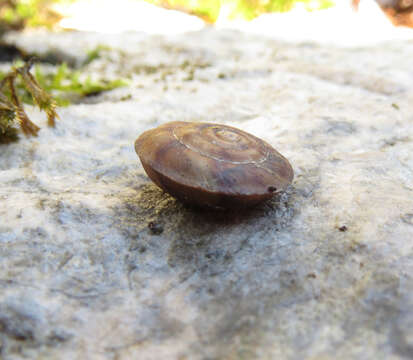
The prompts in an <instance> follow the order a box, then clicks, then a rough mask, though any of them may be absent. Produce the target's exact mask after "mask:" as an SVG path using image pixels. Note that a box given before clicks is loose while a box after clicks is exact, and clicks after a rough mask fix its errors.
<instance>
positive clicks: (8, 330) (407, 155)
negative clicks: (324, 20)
mask: <svg viewBox="0 0 413 360" xmlns="http://www.w3.org/2000/svg"><path fill="white" fill-rule="evenodd" d="M28 38H29V40H27V39H28ZM47 39H49V35H44V36H43V37H42V35H41V34H38V35H37V36H36V38H30V35H20V36H16V38H15V41H16V42H17V43H19V44H20V45H22V46H24V44H25V43H29V44H31V46H35V44H36V41H37V42H38V43H39V44H43V46H45V45H44V44H46V42H47V41H50V42H51V43H52V44H53V47H56V48H59V47H60V48H61V49H60V50H64V49H65V48H70V51H71V52H72V54H71V55H72V56H77V57H78V58H80V57H81V56H82V54H84V53H85V50H86V49H87V48H90V47H93V46H95V45H97V44H99V43H105V37H100V38H99V37H98V35H91V36H90V37H88V36H87V35H85V34H79V33H71V34H67V33H66V34H54V35H50V39H51V40H47ZM108 42H109V45H110V46H112V50H111V51H108V52H107V54H106V56H105V57H103V58H102V59H99V60H97V61H96V62H92V63H91V64H89V65H88V66H89V71H90V72H91V73H94V72H99V74H103V75H105V76H107V77H111V76H113V77H119V76H129V77H130V78H131V79H132V80H131V86H130V87H129V88H122V89H117V90H114V91H112V92H110V93H105V94H102V95H100V96H97V97H95V98H94V100H93V101H89V103H85V104H77V105H72V106H70V107H68V108H62V109H60V111H59V113H60V117H61V120H60V121H59V122H58V124H57V127H56V128H55V129H50V128H47V127H46V126H45V125H44V124H45V119H44V116H43V114H39V113H38V112H36V111H35V110H34V109H28V112H29V114H30V116H31V117H32V118H33V120H34V121H35V122H36V123H37V124H42V125H43V126H42V130H41V131H40V133H39V136H38V137H37V138H24V137H22V138H21V139H20V141H19V142H18V143H13V144H8V145H1V146H0V183H1V187H0V198H1V204H2V206H1V208H0V244H1V245H0V288H1V291H0V334H1V336H0V354H1V356H0V357H2V358H4V359H21V358H42V359H56V358H59V359H77V358H79V359H115V358H116V359H140V360H144V359H148V360H149V359H202V360H207V359H211V360H212V359H256V358H257V359H374V360H377V359H408V358H413V280H412V269H413V251H412V249H413V243H412V238H413V220H412V219H413V181H412V179H413V133H412V132H413V130H412V129H413V127H412V124H413V115H412V114H413V105H412V104H413V97H412V93H413V92H412V91H413V85H412V70H411V69H412V67H411V59H412V58H413V42H407V41H405V42H402V41H399V42H393V43H384V44H381V45H380V46H374V47H366V48H347V49H342V48H334V47H331V46H330V47H328V46H319V45H317V44H309V43H301V44H296V45H292V44H288V43H283V42H280V41H275V40H271V39H267V38H262V37H261V38H260V37H254V36H251V35H245V34H242V33H238V32H234V31H214V30H205V31H201V32H198V33H192V34H186V35H182V36H178V37H155V36H153V37H145V36H142V35H141V34H132V33H131V34H127V35H122V36H121V37H119V36H118V38H117V40H116V41H115V38H110V41H108ZM68 44H70V45H68ZM72 44H76V46H72ZM125 95H129V96H128V98H129V100H126V101H121V99H124V98H125ZM173 120H188V121H214V122H220V123H224V124H227V125H232V126H236V127H239V128H241V129H243V130H246V131H249V132H251V133H253V134H255V135H257V136H259V137H262V138H263V139H265V140H266V141H268V142H269V143H271V144H272V145H273V146H274V147H275V148H277V149H278V150H279V151H280V152H281V153H282V154H284V155H285V156H286V157H287V158H289V160H290V161H291V163H292V165H293V167H294V169H295V174H296V176H295V180H294V183H293V185H292V186H291V187H290V188H289V189H288V191H287V192H286V193H284V194H282V195H281V196H279V197H278V198H277V199H274V200H273V201H270V202H268V203H265V204H263V205H261V206H259V207H257V208H255V209H252V210H251V211H250V212H247V213H237V212H226V213H222V212H221V213H214V212H207V211H203V212H202V211H196V210H193V209H190V208H187V207H185V206H183V205H182V204H180V203H179V202H177V201H176V200H174V199H173V198H171V197H170V196H169V195H167V194H164V193H163V192H162V191H161V190H159V189H158V188H156V187H155V186H154V185H153V184H152V183H151V182H150V180H149V179H148V177H147V176H146V174H145V173H144V171H143V169H142V167H141V165H140V163H139V161H138V158H137V156H136V154H135V152H134V149H133V142H134V140H135V138H136V137H137V136H138V135H139V134H140V133H141V132H143V131H144V130H147V129H149V128H151V127H155V126H157V125H159V124H162V123H164V122H167V121H173ZM149 224H152V225H149ZM154 226H155V227H156V229H162V231H153V228H154Z"/></svg>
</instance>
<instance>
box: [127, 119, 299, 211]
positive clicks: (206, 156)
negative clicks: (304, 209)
mask: <svg viewBox="0 0 413 360" xmlns="http://www.w3.org/2000/svg"><path fill="white" fill-rule="evenodd" d="M135 150H136V153H137V154H138V156H139V158H140V160H141V162H142V165H143V167H144V169H145V171H146V173H147V174H148V176H149V177H150V178H151V179H152V180H153V181H154V182H155V183H156V184H157V185H158V186H159V187H161V188H162V189H163V190H165V191H166V192H168V193H170V194H171V195H172V196H174V197H176V198H177V199H179V200H181V201H183V202H185V203H189V204H193V205H197V206H201V207H211V208H237V207H249V206H253V205H256V204H257V203H259V202H261V201H264V200H267V199H269V198H271V197H272V196H273V195H274V193H276V192H279V191H282V190H284V189H285V188H286V187H287V186H288V185H289V184H290V183H291V181H292V179H293V177H294V173H293V169H292V167H291V165H290V163H289V162H288V160H287V159H286V158H285V157H283V156H282V155H281V154H280V153H279V152H278V151H276V150H275V149H274V148H272V147H271V146H270V145H269V144H267V143H266V142H264V141H263V140H261V139H259V138H257V137H255V136H254V135H251V134H249V133H246V132H244V131H242V130H239V129H236V128H233V127H230V126H225V125H220V124H211V123H190V122H180V121H178V122H171V123H166V124H164V125H161V126H159V127H157V128H155V129H152V130H149V131H146V132H144V133H143V134H142V135H141V136H139V138H138V139H137V140H136V142H135Z"/></svg>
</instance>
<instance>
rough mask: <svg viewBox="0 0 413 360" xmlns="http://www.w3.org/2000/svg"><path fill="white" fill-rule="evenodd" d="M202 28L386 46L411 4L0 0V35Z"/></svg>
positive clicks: (411, 12) (366, 0)
mask: <svg viewBox="0 0 413 360" xmlns="http://www.w3.org/2000/svg"><path fill="white" fill-rule="evenodd" d="M205 26H215V27H217V28H234V29H239V30H243V31H249V32H253V33H260V34H266V35H269V36H275V37H277V38H285V39H287V40H294V39H297V40H300V41H301V40H313V39H316V40H320V41H329V42H337V43H351V44H352V43H357V41H367V40H372V41H374V40H376V41H377V40H383V39H384V40H391V39H394V38H400V37H402V38H403V37H411V33H412V31H411V28H412V27H413V0H376V1H375V0H147V1H143V0H116V1H115V0H1V1H0V34H4V33H5V32H7V31H10V30H14V31H16V30H23V29H27V28H34V27H35V28H39V27H43V28H48V29H52V30H83V31H94V32H103V33H119V32H123V31H143V32H147V33H152V34H176V33H182V32H186V31H196V30H200V29H202V28H203V27H205ZM396 28H397V29H396ZM407 30H410V31H407Z"/></svg>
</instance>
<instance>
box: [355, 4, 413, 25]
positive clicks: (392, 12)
mask: <svg viewBox="0 0 413 360" xmlns="http://www.w3.org/2000/svg"><path fill="white" fill-rule="evenodd" d="M362 1H363V0H352V3H353V7H354V9H355V10H357V9H358V7H359V5H360V3H361V2H362ZM376 2H377V3H378V4H379V5H380V7H381V8H382V10H383V11H384V12H385V14H386V15H387V16H388V18H389V19H390V20H391V22H392V23H393V24H394V25H395V26H407V27H413V0H376Z"/></svg>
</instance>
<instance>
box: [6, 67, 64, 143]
mask: <svg viewBox="0 0 413 360" xmlns="http://www.w3.org/2000/svg"><path fill="white" fill-rule="evenodd" d="M32 65H33V62H32V61H28V62H27V63H25V64H22V65H20V66H19V65H15V66H13V67H12V69H11V70H10V71H9V72H8V73H7V74H5V75H4V76H3V78H2V80H1V81H0V137H7V135H10V134H11V133H13V132H11V130H10V128H12V127H13V126H14V125H15V124H16V123H18V124H19V125H20V128H21V130H22V131H23V133H24V134H25V135H27V136H29V135H34V136H35V135H37V133H38V131H39V129H40V128H39V127H38V126H37V125H36V124H34V123H33V122H32V121H31V120H30V119H29V117H28V116H27V114H26V112H25V111H24V108H23V103H22V100H21V97H20V96H19V94H18V91H17V87H16V83H18V82H19V83H20V84H22V85H23V86H24V87H25V89H26V91H27V92H28V93H29V94H30V96H31V98H32V100H33V103H34V104H35V105H36V106H38V107H39V109H40V110H43V111H45V112H46V115H47V124H48V125H49V126H54V125H55V119H56V118H57V113H56V106H57V105H56V102H55V100H54V99H53V98H52V96H51V95H50V94H48V93H47V92H46V91H45V90H44V89H43V88H42V87H41V86H40V85H39V83H38V82H37V80H36V79H35V77H34V76H33V75H32V74H31V73H30V69H31V67H32Z"/></svg>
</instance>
